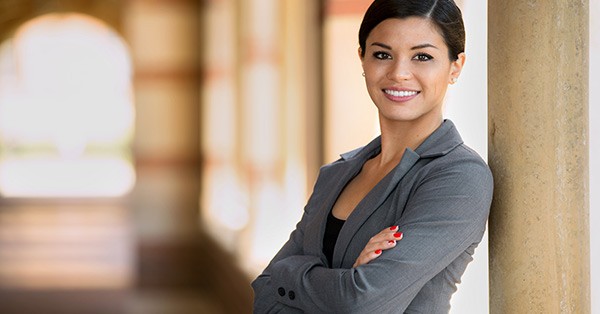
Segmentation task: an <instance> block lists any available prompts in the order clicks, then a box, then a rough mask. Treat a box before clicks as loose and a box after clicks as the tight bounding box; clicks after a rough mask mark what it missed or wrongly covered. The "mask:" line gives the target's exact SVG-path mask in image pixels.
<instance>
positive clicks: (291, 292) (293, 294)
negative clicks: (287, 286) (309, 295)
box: [288, 291, 296, 300]
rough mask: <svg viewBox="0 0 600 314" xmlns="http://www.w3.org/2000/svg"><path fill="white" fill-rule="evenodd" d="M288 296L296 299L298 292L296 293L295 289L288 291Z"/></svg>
mask: <svg viewBox="0 0 600 314" xmlns="http://www.w3.org/2000/svg"><path fill="white" fill-rule="evenodd" d="M288 297H289V298H290V300H294V299H295V298H296V294H295V293H294V291H290V292H289V293H288Z"/></svg>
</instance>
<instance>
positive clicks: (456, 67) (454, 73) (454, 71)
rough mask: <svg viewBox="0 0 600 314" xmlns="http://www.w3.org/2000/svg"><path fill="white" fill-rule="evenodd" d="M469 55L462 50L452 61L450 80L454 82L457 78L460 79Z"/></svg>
mask: <svg viewBox="0 0 600 314" xmlns="http://www.w3.org/2000/svg"><path fill="white" fill-rule="evenodd" d="M466 58H467V56H466V55H465V53H464V52H461V53H459V54H458V56H457V59H456V60H454V61H452V63H451V64H450V82H451V83H454V82H456V80H458V77H459V76H460V72H461V71H462V69H463V66H464V65H465V60H466Z"/></svg>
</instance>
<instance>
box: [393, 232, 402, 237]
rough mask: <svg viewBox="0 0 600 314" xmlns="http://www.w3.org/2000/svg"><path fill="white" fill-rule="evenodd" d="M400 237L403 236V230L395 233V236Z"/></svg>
mask: <svg viewBox="0 0 600 314" xmlns="http://www.w3.org/2000/svg"><path fill="white" fill-rule="evenodd" d="M400 237H402V232H396V233H394V238H400Z"/></svg>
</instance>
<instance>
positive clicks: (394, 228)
mask: <svg viewBox="0 0 600 314" xmlns="http://www.w3.org/2000/svg"><path fill="white" fill-rule="evenodd" d="M397 228H398V226H393V227H390V230H392V231H394V230H396V229H397Z"/></svg>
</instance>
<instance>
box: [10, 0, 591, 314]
mask: <svg viewBox="0 0 600 314" xmlns="http://www.w3.org/2000/svg"><path fill="white" fill-rule="evenodd" d="M590 2H591V3H590V31H591V37H590V84H591V85H590V122H591V123H590V147H591V149H590V161H591V164H590V190H591V193H590V195H591V199H590V204H591V207H590V222H591V226H592V228H591V236H592V241H591V257H592V289H593V290H592V298H591V299H592V300H593V301H592V302H593V305H592V306H593V311H594V312H595V311H599V312H600V304H598V302H599V300H600V292H599V290H600V288H598V287H597V286H598V285H600V278H599V271H598V267H597V266H596V264H598V261H599V260H600V256H599V253H598V250H597V249H596V248H598V247H600V245H599V244H598V239H599V238H600V235H599V234H598V232H599V231H598V230H597V228H596V229H595V228H594V226H600V217H599V214H598V213H597V212H598V210H599V209H600V203H599V202H600V201H599V200H598V197H597V195H598V194H600V193H599V192H600V188H599V185H600V182H599V179H598V178H600V165H599V162H598V160H600V148H599V147H600V143H599V141H600V139H599V136H598V134H600V130H598V126H596V125H595V124H596V123H595V122H594V121H595V120H597V119H598V118H600V113H599V112H598V109H597V106H595V105H594V104H598V103H599V101H600V98H599V95H598V88H597V87H599V86H600V80H599V75H598V73H599V71H600V64H599V61H598V57H597V56H598V55H599V53H600V35H599V32H598V30H599V29H600V25H598V20H600V7H599V6H600V4H599V3H598V2H593V1H590ZM370 3H371V1H370V0H326V1H306V0H126V1H123V0H46V1H44V0H0V312H1V313H250V312H251V304H252V291H251V289H250V286H249V284H250V281H251V280H252V279H253V278H254V277H255V276H256V275H258V274H259V273H260V271H261V270H262V269H263V268H264V267H265V266H266V264H267V263H268V261H269V260H270V259H271V258H272V256H273V255H274V254H275V253H276V252H277V250H278V249H279V248H280V247H281V245H282V244H283V243H284V242H285V241H286V240H287V237H288V235H289V233H290V232H291V230H293V228H294V226H295V224H296V222H297V221H298V220H299V218H300V216H301V214H302V208H303V206H304V203H305V201H306V199H307V197H308V195H309V194H310V192H311V190H312V185H313V183H314V180H315V178H316V174H317V172H318V169H319V167H320V166H321V165H322V164H324V163H328V162H332V161H334V160H336V159H337V158H338V155H339V154H340V153H343V152H346V151H348V150H351V149H353V148H356V147H358V146H362V145H365V144H366V143H368V142H369V141H370V140H371V139H372V138H373V137H375V136H376V135H377V134H378V125H377V115H376V111H375V108H374V106H373V105H372V103H371V101H370V99H369V97H368V94H367V92H366V89H365V88H364V81H363V78H362V76H361V73H362V70H361V67H360V62H359V59H358V55H357V48H358V43H357V41H358V39H357V33H358V27H359V25H360V21H361V18H362V16H363V14H364V11H365V10H366V8H367V7H368V5H369V4H370ZM457 3H458V4H459V6H460V7H461V9H462V10H463V14H464V18H465V23H466V28H467V64H466V68H465V70H464V72H463V74H462V75H461V78H460V81H459V83H457V84H456V85H453V86H452V87H451V88H450V89H449V93H448V95H447V101H446V116H447V117H448V118H450V119H452V120H453V121H454V122H455V123H456V125H457V126H458V128H459V130H460V131H461V133H462V135H463V138H464V140H465V142H466V143H467V144H468V145H469V146H471V147H473V148H474V149H475V150H476V151H478V152H479V154H480V155H482V156H483V157H484V158H485V157H486V155H487V101H486V97H487V79H486V78H487V74H488V73H487V65H486V64H487V52H486V46H487V18H486V16H487V1H482V0H462V1H457ZM594 87H596V88H594ZM487 267H488V265H487V236H486V238H485V239H484V241H483V242H482V244H481V245H480V247H479V248H478V250H477V251H476V256H475V261H474V262H473V263H472V264H471V265H470V266H469V268H468V269H467V272H466V273H465V276H464V278H463V283H462V284H461V286H460V288H459V291H458V292H457V294H456V295H455V297H454V298H453V300H452V306H453V308H452V313H487V304H488V284H487Z"/></svg>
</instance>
